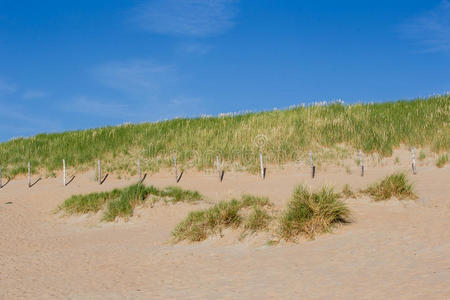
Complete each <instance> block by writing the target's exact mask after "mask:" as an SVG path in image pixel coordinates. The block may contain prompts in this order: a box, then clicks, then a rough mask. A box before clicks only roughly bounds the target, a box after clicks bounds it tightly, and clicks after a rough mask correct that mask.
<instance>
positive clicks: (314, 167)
mask: <svg viewBox="0 0 450 300" xmlns="http://www.w3.org/2000/svg"><path fill="white" fill-rule="evenodd" d="M309 164H310V165H311V176H312V178H314V177H315V176H316V166H315V165H314V162H313V155H312V151H309Z"/></svg>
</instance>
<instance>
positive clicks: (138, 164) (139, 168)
mask: <svg viewBox="0 0 450 300" xmlns="http://www.w3.org/2000/svg"><path fill="white" fill-rule="evenodd" d="M137 169H138V170H137V171H138V177H139V180H141V179H142V177H141V160H140V159H138V161H137Z"/></svg>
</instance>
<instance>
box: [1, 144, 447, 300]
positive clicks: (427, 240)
mask: <svg viewBox="0 0 450 300" xmlns="http://www.w3.org/2000/svg"><path fill="white" fill-rule="evenodd" d="M399 155H401V162H402V163H401V164H394V163H393V162H392V161H390V160H385V161H382V162H381V163H373V164H372V165H368V167H367V170H366V176H365V177H361V176H359V172H358V168H357V167H356V166H355V167H352V169H351V174H349V173H348V172H346V170H345V169H344V168H342V167H340V168H339V167H333V166H328V167H326V170H325V168H320V169H319V170H318V172H317V177H316V178H315V179H311V178H310V174H309V170H308V168H306V167H303V166H297V165H289V166H286V167H285V168H284V169H275V168H270V167H269V169H268V174H267V178H266V180H264V181H262V180H261V179H260V178H259V177H258V176H257V175H249V174H244V173H226V174H225V178H224V182H222V183H219V180H218V178H217V175H216V173H215V172H214V173H211V174H206V173H200V172H194V171H190V170H187V172H186V173H185V175H184V177H183V179H182V180H181V182H180V183H179V184H178V185H180V186H182V187H184V188H188V189H196V190H198V191H200V192H201V193H202V194H204V195H206V196H207V197H208V199H209V200H210V201H211V202H214V201H218V200H222V199H231V198H232V197H234V196H240V195H241V194H242V193H250V194H256V195H264V196H268V197H270V199H271V200H272V201H273V202H274V203H275V205H276V208H277V209H282V208H283V207H284V205H285V204H286V203H287V201H288V200H289V197H290V195H291V193H292V191H293V189H294V187H295V186H296V185H297V184H299V183H305V184H307V185H310V186H312V187H319V186H321V185H322V184H329V185H332V186H335V187H336V188H337V189H338V190H339V189H340V188H341V187H342V186H343V185H344V184H346V183H349V184H350V185H351V186H352V187H353V188H355V189H356V188H361V187H365V186H366V185H367V184H369V183H372V182H373V181H375V180H377V179H380V178H382V177H383V176H384V175H386V174H389V173H391V172H392V171H394V170H406V172H408V173H410V170H409V162H408V159H407V155H406V154H405V153H403V154H402V153H400V154H399ZM173 177H174V176H172V175H171V173H170V172H161V173H158V174H151V175H150V176H148V177H147V180H146V183H147V184H154V185H156V186H160V187H163V186H167V185H173V184H174V178H173ZM410 179H411V180H412V182H414V185H415V188H416V191H417V193H418V194H419V196H420V198H419V199H418V200H415V201H398V200H389V201H385V202H377V203H375V202H372V201H370V199H367V198H364V197H363V198H359V199H351V200H346V202H347V203H348V204H349V206H350V207H351V209H352V211H353V215H354V222H353V223H351V224H348V225H345V226H341V227H339V228H336V229H335V230H334V232H333V233H330V234H325V235H322V236H319V237H318V238H317V239H316V240H313V241H301V242H299V243H298V244H293V243H281V244H279V245H277V246H268V245H267V244H266V242H267V241H268V239H270V234H260V235H258V236H252V237H249V238H247V239H245V240H244V241H239V240H238V238H237V234H236V233H235V232H230V231H227V232H225V236H224V237H223V238H220V237H213V238H210V239H208V240H206V241H204V242H202V243H197V244H189V243H181V244H177V245H173V244H171V243H169V242H168V241H169V239H170V232H171V230H172V229H173V228H174V226H175V225H176V224H177V223H178V222H180V221H181V220H182V219H183V218H184V217H185V216H186V214H187V213H188V212H189V211H191V210H194V209H197V208H199V207H205V206H207V205H208V204H205V203H203V204H198V205H189V204H184V203H181V204H176V205H164V204H157V205H156V206H155V207H153V208H150V207H141V208H138V209H137V210H136V212H135V216H134V217H132V218H131V219H130V220H129V221H128V222H124V221H118V222H113V223H102V222H99V216H98V215H93V216H71V217H63V216H60V215H57V214H54V213H52V211H53V210H54V209H55V207H56V206H57V205H58V204H60V203H61V202H62V201H63V200H64V199H66V198H67V197H68V196H70V195H72V194H77V193H87V192H92V191H98V190H109V189H112V188H113V187H121V186H126V185H129V184H130V183H132V182H135V181H136V179H135V178H131V179H121V180H119V179H116V178H114V176H110V177H109V178H108V179H107V181H105V183H104V184H103V185H101V186H99V185H98V184H97V183H96V182H95V181H94V180H93V173H92V172H88V173H84V174H76V178H75V180H74V181H73V182H72V183H71V184H70V185H68V186H67V187H63V186H62V183H61V182H62V180H61V178H52V179H43V180H42V181H40V182H39V183H38V184H36V185H35V186H34V187H33V188H31V189H29V188H27V187H26V180H25V179H24V178H19V179H15V180H13V181H11V182H10V183H8V185H7V186H6V187H5V188H3V189H1V190H0V298H1V299H19V298H30V299H31V298H32V299H46V298H57V299H124V298H125V299H324V298H328V299H450V184H449V183H450V168H449V167H448V166H447V167H445V168H442V169H438V168H436V167H435V166H434V165H433V164H431V163H430V162H424V163H419V165H418V174H417V175H415V176H412V175H411V176H410ZM8 202H12V203H11V204H8Z"/></svg>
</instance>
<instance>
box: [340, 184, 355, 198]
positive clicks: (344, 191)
mask: <svg viewBox="0 0 450 300" xmlns="http://www.w3.org/2000/svg"><path fill="white" fill-rule="evenodd" d="M342 195H343V196H344V197H346V198H355V197H356V194H355V193H354V192H353V190H352V188H351V187H350V185H348V184H346V185H344V187H343V188H342Z"/></svg>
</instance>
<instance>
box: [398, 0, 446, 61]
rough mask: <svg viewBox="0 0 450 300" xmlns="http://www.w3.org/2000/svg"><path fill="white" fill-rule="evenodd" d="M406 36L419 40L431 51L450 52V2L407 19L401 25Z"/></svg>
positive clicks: (444, 2)
mask: <svg viewBox="0 0 450 300" xmlns="http://www.w3.org/2000/svg"><path fill="white" fill-rule="evenodd" d="M400 32H401V33H402V35H403V36H404V37H405V38H409V39H412V40H415V41H417V42H419V43H420V44H422V45H423V47H425V50H426V51H430V52H450V2H449V1H448V0H444V1H442V2H441V3H440V4H439V5H438V6H437V7H435V8H434V9H433V10H430V11H428V12H426V13H424V14H422V15H420V16H417V17H414V18H411V19H409V20H407V22H405V23H404V24H402V25H401V26H400Z"/></svg>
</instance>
